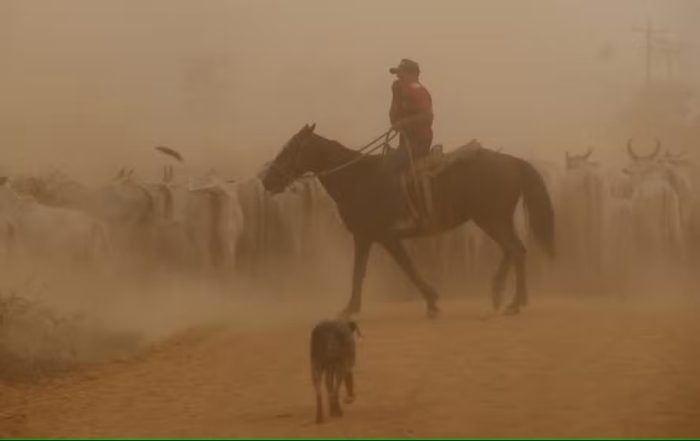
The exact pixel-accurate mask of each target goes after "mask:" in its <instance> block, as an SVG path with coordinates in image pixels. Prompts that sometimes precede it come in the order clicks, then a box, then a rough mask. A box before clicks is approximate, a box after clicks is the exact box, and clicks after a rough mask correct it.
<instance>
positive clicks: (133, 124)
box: [0, 0, 700, 175]
mask: <svg viewBox="0 0 700 441" xmlns="http://www.w3.org/2000/svg"><path fill="white" fill-rule="evenodd" d="M647 16H649V17H652V19H653V21H654V23H655V25H656V26H658V27H665V28H667V29H669V31H671V33H670V34H669V37H670V38H673V39H674V40H676V41H679V42H682V43H684V46H683V52H682V53H681V54H680V55H679V59H678V64H677V66H675V72H676V73H675V74H676V75H678V76H682V77H683V78H684V79H686V80H688V81H695V82H696V83H698V82H700V80H698V78H700V75H699V74H698V73H699V72H700V69H699V68H698V64H699V63H698V59H700V46H697V45H695V44H696V42H697V41H700V39H698V38H697V36H698V34H700V31H697V30H696V29H697V23H698V22H700V1H693V0H684V1H681V0H678V1H674V0H658V1H646V0H558V1H555V0H509V1H506V0H488V1H485V0H484V1H481V0H479V1H476V0H473V1H470V0H454V1H434V2H433V1H431V2H427V1H408V0H403V1H376V0H366V1H352V2H347V1H334V0H295V1H286V0H276V1H272V0H250V1H233V0H231V1H223V0H217V1H214V0H203V1H194V0H190V1H184V0H158V1H154V0H139V1H126V0H124V1H117V0H61V1H59V0H41V1H38V0H0V60H1V61H0V62H1V63H2V69H0V92H1V93H0V96H2V100H1V101H0V146H1V147H0V149H1V150H0V151H2V153H3V158H4V161H3V163H6V164H8V165H21V166H27V165H29V164H32V165H35V166H41V167H43V166H45V165H49V164H53V165H56V166H59V167H64V168H67V169H69V170H74V171H78V172H84V171H86V170H92V169H94V170H101V171H102V170H112V169H113V170H116V169H117V168H119V167H121V166H122V165H134V166H137V167H142V168H144V169H145V168H147V167H152V166H153V165H154V164H157V163H159V161H161V158H159V157H158V156H156V154H155V153H153V150H152V148H153V146H155V145H158V144H165V145H168V146H171V147H174V148H178V149H180V150H181V151H182V152H183V153H184V154H185V156H186V157H187V158H188V159H190V161H191V162H192V163H193V164H196V165H198V166H205V165H206V166H209V165H212V166H214V165H215V166H217V167H219V168H222V169H226V170H228V171H230V172H231V173H235V174H238V175H244V174H246V173H247V172H249V171H251V170H252V169H253V168H254V167H255V166H257V165H258V164H260V163H262V162H263V161H264V160H266V159H269V157H270V156H271V155H273V154H274V153H275V152H276V151H277V150H278V149H279V148H280V147H281V145H282V144H283V143H284V142H285V141H286V139H287V138H288V137H289V136H290V135H292V134H293V133H294V132H295V131H296V130H297V129H298V128H299V127H300V126H301V125H303V124H304V123H306V122H316V123H317V124H318V128H317V131H318V132H319V133H321V134H323V135H326V136H328V137H331V138H335V139H337V140H339V141H341V142H343V143H345V144H346V145H349V146H356V145H359V144H362V143H364V142H365V141H366V140H368V139H369V138H371V137H373V136H374V135H376V134H378V133H380V132H382V131H383V130H384V129H385V128H386V126H387V124H388V121H387V119H388V116H387V113H388V104H389V98H390V87H389V86H390V83H391V80H392V78H391V76H390V75H389V73H388V71H387V69H388V68H389V67H390V66H391V65H393V64H396V63H397V62H398V61H399V60H400V59H401V58H403V57H410V58H413V59H415V60H417V61H418V62H419V63H420V64H421V66H422V70H423V76H422V80H423V82H424V83H425V84H426V86H427V87H428V88H429V90H430V91H431V93H432V95H433V100H434V105H435V113H436V122H435V132H436V138H435V141H436V142H443V143H444V144H445V145H446V146H447V147H448V148H449V147H451V146H456V145H458V144H459V143H462V142H464V141H467V140H469V139H471V138H474V137H476V138H478V139H480V140H482V141H483V142H484V143H485V144H486V145H489V146H494V147H500V146H502V147H504V148H505V149H506V150H507V151H511V152H514V153H518V154H527V153H528V152H530V151H537V152H538V153H542V154H550V155H553V154H556V153H557V152H558V151H559V150H558V149H563V148H572V149H576V148H578V147H580V148H581V149H583V148H584V147H585V146H586V145H587V144H588V143H601V142H610V140H609V139H607V138H606V137H607V136H608V135H609V133H610V130H611V126H613V125H614V124H617V121H616V118H617V115H618V113H619V112H620V109H621V108H623V107H624V106H625V105H626V104H627V103H628V102H629V100H630V99H631V96H632V94H633V93H634V92H635V91H636V90H637V88H638V87H639V85H640V84H641V83H642V82H643V79H644V52H643V48H644V46H643V38H642V35H641V34H640V33H638V32H635V29H636V28H639V27H641V26H643V25H644V23H645V20H646V17H647ZM657 68H658V69H657V71H656V72H655V73H656V75H657V76H659V77H664V76H665V75H666V70H665V65H663V64H662V63H661V60H659V64H658V66H657ZM565 144H568V145H566V146H565Z"/></svg>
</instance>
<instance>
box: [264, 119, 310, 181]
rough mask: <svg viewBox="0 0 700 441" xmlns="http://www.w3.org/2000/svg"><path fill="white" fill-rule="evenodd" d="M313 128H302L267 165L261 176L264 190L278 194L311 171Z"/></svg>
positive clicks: (307, 126)
mask: <svg viewBox="0 0 700 441" xmlns="http://www.w3.org/2000/svg"><path fill="white" fill-rule="evenodd" d="M315 128H316V124H312V125H308V124H307V125H305V126H304V127H302V128H301V130H299V132H298V133H297V134H296V135H294V136H292V138H291V139H290V140H289V141H288V142H287V144H286V145H285V146H284V147H283V148H282V151H281V152H280V153H279V154H278V155H277V157H276V158H275V159H274V160H273V161H272V162H271V163H270V164H268V165H267V169H266V170H265V172H264V173H263V176H262V183H263V186H264V187H265V190H267V191H269V192H272V193H280V192H282V191H284V190H285V189H286V188H287V187H288V186H289V185H290V184H291V183H292V182H293V181H295V180H296V179H298V178H299V177H301V176H302V175H303V174H304V173H307V172H309V171H311V166H312V164H311V159H312V158H311V144H312V140H313V139H314V129H315Z"/></svg>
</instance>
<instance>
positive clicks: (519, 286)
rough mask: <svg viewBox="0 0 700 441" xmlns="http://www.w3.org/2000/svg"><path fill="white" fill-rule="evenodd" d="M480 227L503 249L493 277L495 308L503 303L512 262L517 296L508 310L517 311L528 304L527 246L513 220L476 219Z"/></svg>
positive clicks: (492, 293) (509, 311) (492, 292)
mask: <svg viewBox="0 0 700 441" xmlns="http://www.w3.org/2000/svg"><path fill="white" fill-rule="evenodd" d="M476 222H477V224H478V225H479V227H481V229H482V230H484V231H485V232H486V234H488V235H489V236H490V237H491V238H492V239H493V240H495V241H496V243H498V245H499V246H500V247H501V250H502V251H503V257H502V258H501V263H500V264H499V266H498V270H496V274H495V275H494V277H493V284H492V288H491V297H492V301H493V305H494V308H495V309H499V308H500V306H501V303H502V295H503V290H504V289H505V282H506V277H507V276H508V271H509V270H510V267H511V265H512V264H515V268H516V275H515V276H516V288H515V298H514V300H513V302H512V303H511V304H510V305H509V306H508V309H507V311H506V312H508V313H517V312H518V310H519V308H520V306H525V305H526V304H527V292H526V283H525V247H524V246H523V244H522V242H521V241H520V239H518V235H517V234H516V233H515V228H514V227H513V224H512V222H504V223H497V224H493V223H488V222H485V221H479V220H476Z"/></svg>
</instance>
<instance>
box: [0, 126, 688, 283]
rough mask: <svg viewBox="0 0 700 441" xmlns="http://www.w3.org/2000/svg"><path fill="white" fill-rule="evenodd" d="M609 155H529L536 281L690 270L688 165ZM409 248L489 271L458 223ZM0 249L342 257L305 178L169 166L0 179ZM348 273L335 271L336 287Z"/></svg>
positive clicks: (84, 257) (320, 194) (326, 214)
mask: <svg viewBox="0 0 700 441" xmlns="http://www.w3.org/2000/svg"><path fill="white" fill-rule="evenodd" d="M640 144H641V143H640ZM620 148H621V149H624V150H625V151H626V156H627V161H626V162H627V164H626V165H625V166H623V167H619V168H617V169H609V168H605V167H603V166H601V164H599V163H598V162H596V161H595V156H596V155H595V154H596V152H595V151H594V150H589V151H587V152H585V153H584V154H580V155H577V154H570V153H568V152H567V153H566V154H565V156H564V155H562V156H564V157H563V159H564V161H562V163H561V164H559V163H556V162H547V161H539V160H531V162H532V163H533V165H534V166H535V167H536V168H537V169H538V170H539V171H540V172H541V173H542V175H543V177H544V178H545V181H546V184H547V187H548V189H549V191H550V194H551V195H552V199H553V202H554V208H555V215H556V235H557V249H558V251H557V259H556V261H555V262H554V263H547V261H546V260H545V259H541V260H540V259H538V258H537V250H536V249H533V247H530V254H531V256H530V257H531V258H530V262H531V263H530V268H529V270H530V271H531V272H533V273H536V274H535V275H536V276H539V277H537V278H539V279H546V278H552V277H554V276H553V274H554V273H556V274H558V275H559V276H565V277H566V278H568V279H572V278H573V279H572V280H584V279H585V280H597V281H611V280H615V281H624V280H626V279H629V280H633V279H635V278H638V275H639V274H645V273H648V271H647V270H648V269H650V268H660V267H666V268H667V269H669V270H671V271H675V270H680V269H683V268H692V265H693V263H694V262H696V261H697V259H698V257H700V202H699V199H700V198H698V195H697V188H698V178H699V177H700V176H698V175H696V174H695V172H694V170H695V169H694V165H693V163H692V162H691V158H689V157H688V156H687V155H685V154H679V153H674V152H672V151H670V150H668V149H666V148H665V147H663V146H662V144H661V142H658V141H657V143H656V144H655V145H654V146H653V149H652V148H649V146H646V148H645V149H644V150H647V151H646V152H645V153H642V152H639V150H642V148H640V147H638V146H635V141H634V140H630V141H629V142H628V144H627V146H626V147H625V146H621V147H620ZM177 170H180V168H178V169H177ZM517 215H518V222H519V223H520V227H521V228H520V230H521V231H522V233H521V234H522V235H523V239H525V240H526V241H527V239H528V238H527V236H526V233H525V231H527V229H526V228H524V225H525V223H526V222H527V219H525V217H524V215H523V214H522V211H521V210H520V208H519V209H518V213H517ZM335 240H338V241H339V242H335V244H333V243H332V241H335ZM336 245H337V246H336ZM409 246H410V247H411V252H412V253H413V254H414V257H415V258H416V260H417V263H418V264H419V265H420V266H421V268H423V270H424V271H430V270H434V271H432V272H430V273H429V274H428V276H429V277H430V276H433V277H436V278H437V279H438V280H435V281H436V282H438V283H439V282H441V281H445V280H454V281H461V282H464V281H465V279H466V278H476V277H480V276H488V275H490V274H492V272H493V268H494V267H495V265H496V262H497V259H498V250H497V248H496V247H495V245H494V244H492V243H491V242H490V239H488V238H487V237H486V236H485V235H483V233H482V232H481V231H479V230H478V229H477V228H476V227H474V226H473V225H469V224H468V225H466V226H465V227H461V228H459V229H457V230H454V231H451V232H449V233H447V234H445V235H442V236H438V237H434V238H426V239H418V240H415V241H412V242H411V243H410V244H409ZM0 247H2V249H1V250H0V252H1V253H2V255H4V256H6V257H9V258H11V259H13V260H18V259H28V261H31V262H34V263H36V262H40V261H48V262H50V263H51V264H57V265H66V264H68V265H87V266H94V265H102V266H107V267H108V266H109V265H110V263H112V262H116V261H117V259H118V261H119V262H129V263H130V264H132V265H134V266H135V267H138V268H140V269H144V268H145V269H151V268H166V269H167V268H176V269H187V270H192V271H210V270H217V271H221V272H222V273H226V274H228V275H229V276H232V277H235V276H236V275H241V276H247V277H248V276H253V277H269V275H270V274H271V273H272V272H274V273H276V274H277V273H280V272H283V271H285V270H289V269H293V268H295V266H296V267H299V266H300V265H302V266H303V265H309V264H310V262H312V261H314V259H315V258H318V257H319V256H320V255H321V254H320V253H327V252H334V253H337V254H341V255H344V256H345V255H347V256H351V252H352V247H351V242H350V239H349V233H347V232H345V230H344V228H343V226H342V225H341V221H340V218H339V217H338V215H337V213H336V210H335V206H334V203H333V201H332V200H331V199H330V197H329V196H328V194H327V193H326V192H325V190H324V189H323V187H322V186H321V185H320V183H319V182H318V180H316V179H314V178H304V179H302V180H300V181H298V182H297V183H295V185H294V186H293V187H292V188H290V189H288V190H287V191H285V192H284V193H282V194H279V195H276V196H272V195H270V194H267V193H266V192H265V191H264V189H263V186H262V184H261V183H260V181H259V179H257V178H251V179H248V180H245V181H234V180H232V179H229V178H227V177H223V176H221V175H220V174H218V173H216V172H214V171H211V172H209V173H205V174H203V175H200V176H189V175H186V174H185V173H183V172H179V171H176V169H175V167H173V166H172V165H167V166H165V167H163V173H162V176H159V177H158V178H157V179H153V180H151V181H149V180H145V179H141V178H139V177H138V173H136V172H134V170H128V169H122V170H120V171H118V172H116V173H115V175H114V177H113V178H111V179H105V181H104V182H103V183H102V185H98V186H87V185H84V184H82V183H81V182H78V181H76V180H74V179H71V178H70V177H68V176H66V175H65V174H63V173H60V172H56V171H53V172H50V173H44V174H35V175H31V176H30V175H19V174H18V175H15V176H5V177H2V178H0ZM548 265H549V268H552V265H554V267H555V268H556V269H557V271H554V272H553V271H550V270H548V269H547V266H548ZM645 265H646V266H645ZM349 275H350V267H349V266H348V271H347V277H343V282H342V284H339V287H345V286H346V285H347V283H348V281H349ZM346 279H348V280H346Z"/></svg>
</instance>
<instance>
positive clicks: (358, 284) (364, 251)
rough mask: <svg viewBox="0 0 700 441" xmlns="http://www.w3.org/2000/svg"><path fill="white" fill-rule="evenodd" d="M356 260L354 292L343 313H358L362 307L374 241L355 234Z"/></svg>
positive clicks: (354, 266) (353, 275)
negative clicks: (363, 288)
mask: <svg viewBox="0 0 700 441" xmlns="http://www.w3.org/2000/svg"><path fill="white" fill-rule="evenodd" d="M354 240H355V262H354V264H353V270H352V294H351V295H350V302H349V303H348V306H347V307H346V308H345V310H344V311H343V315H346V316H348V315H350V314H357V313H358V312H360V308H361V307H362V282H363V281H364V278H365V274H366V273H367V260H368V259H369V252H370V250H371V248H372V241H371V240H369V239H366V238H363V237H359V236H357V235H356V236H355V237H354Z"/></svg>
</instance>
